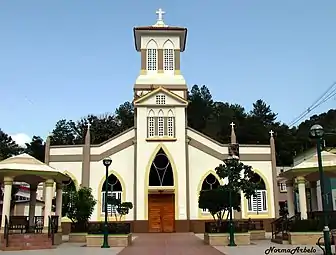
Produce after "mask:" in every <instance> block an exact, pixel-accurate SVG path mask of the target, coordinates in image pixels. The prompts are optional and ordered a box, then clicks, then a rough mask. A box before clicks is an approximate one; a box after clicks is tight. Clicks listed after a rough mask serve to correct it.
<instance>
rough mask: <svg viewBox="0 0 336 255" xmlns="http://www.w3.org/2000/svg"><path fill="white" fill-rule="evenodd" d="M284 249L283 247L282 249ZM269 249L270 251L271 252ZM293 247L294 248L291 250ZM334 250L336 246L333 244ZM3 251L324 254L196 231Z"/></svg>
mask: <svg viewBox="0 0 336 255" xmlns="http://www.w3.org/2000/svg"><path fill="white" fill-rule="evenodd" d="M297 248H299V249H305V248H306V250H307V251H309V250H310V249H315V251H314V250H311V251H313V252H307V251H306V252H300V251H295V252H293V251H294V250H295V249H297ZM279 249H281V250H279ZM267 251H268V253H267ZM291 251H292V252H291ZM333 252H335V251H334V248H333ZM1 254H3V255H10V254H11V255H15V254H22V255H23V254H28V255H30V254H31V255H33V254H34V255H93V254H94V255H105V254H106V255H117V254H118V255H142V254H146V255H163V254H165V255H201V254H202V255H221V254H226V255H242V254H243V255H244V254H245V255H263V254H266V255H268V254H269V255H271V254H314V255H322V254H323V253H322V251H321V250H320V248H319V247H317V246H308V245H307V246H305V245H280V244H274V243H271V241H270V240H260V241H253V244H251V245H249V246H237V247H227V246H218V247H211V246H208V245H204V244H203V240H202V235H195V234H193V233H174V234H161V233H160V234H139V235H137V236H136V237H135V238H134V241H133V245H132V246H130V247H127V248H122V247H120V248H110V249H101V248H100V247H97V248H88V247H84V245H83V244H76V243H68V242H65V243H63V244H62V245H60V246H59V247H57V248H56V249H50V250H35V251H2V252H1Z"/></svg>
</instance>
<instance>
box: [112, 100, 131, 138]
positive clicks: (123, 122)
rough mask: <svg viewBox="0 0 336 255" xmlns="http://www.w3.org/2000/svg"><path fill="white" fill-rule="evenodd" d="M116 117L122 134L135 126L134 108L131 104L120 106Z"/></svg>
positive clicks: (126, 103)
mask: <svg viewBox="0 0 336 255" xmlns="http://www.w3.org/2000/svg"><path fill="white" fill-rule="evenodd" d="M115 115H116V121H117V122H118V124H119V128H120V131H121V132H123V131H124V130H127V129H129V128H131V127H133V126H134V107H133V104H131V103H130V102H125V103H123V104H122V105H120V106H119V108H117V109H116V111H115Z"/></svg>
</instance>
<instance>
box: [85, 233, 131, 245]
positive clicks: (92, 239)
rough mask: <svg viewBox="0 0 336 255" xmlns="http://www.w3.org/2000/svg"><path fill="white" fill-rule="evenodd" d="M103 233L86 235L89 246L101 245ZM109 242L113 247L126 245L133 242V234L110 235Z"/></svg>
mask: <svg viewBox="0 0 336 255" xmlns="http://www.w3.org/2000/svg"><path fill="white" fill-rule="evenodd" d="M103 238H104V236H103V235H100V234H98V235H86V246H87V247H100V246H102V244H103ZM108 242H109V245H110V246H111V247H126V246H129V245H131V244H132V234H126V235H117V234H115V235H112V234H110V235H109V236H108Z"/></svg>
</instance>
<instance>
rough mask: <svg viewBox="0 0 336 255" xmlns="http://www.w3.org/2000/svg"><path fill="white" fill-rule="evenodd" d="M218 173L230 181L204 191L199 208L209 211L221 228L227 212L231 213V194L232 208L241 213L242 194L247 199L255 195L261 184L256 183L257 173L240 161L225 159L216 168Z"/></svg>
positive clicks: (220, 176) (199, 201) (201, 194)
mask: <svg viewBox="0 0 336 255" xmlns="http://www.w3.org/2000/svg"><path fill="white" fill-rule="evenodd" d="M215 170H216V173H217V175H218V177H219V178H221V179H226V178H227V179H228V180H229V181H228V183H227V184H223V185H220V186H219V187H218V188H217V189H214V190H209V191H202V192H201V193H200V195H199V199H198V207H199V208H201V209H207V210H209V212H210V213H211V215H212V217H213V218H214V220H215V221H216V223H217V226H218V227H220V226H221V225H222V222H223V217H224V215H225V213H226V212H228V213H229V212H230V205H229V196H230V192H231V198H232V203H231V205H232V207H233V209H235V210H237V211H240V194H241V192H243V193H244V196H245V197H246V198H250V197H251V196H253V195H255V192H256V190H257V189H258V187H259V185H260V183H256V182H255V181H254V178H255V175H256V174H255V173H254V171H253V170H252V167H251V166H248V165H244V164H243V163H242V162H240V161H239V160H238V159H225V160H224V161H223V164H220V165H219V166H218V167H216V169H215Z"/></svg>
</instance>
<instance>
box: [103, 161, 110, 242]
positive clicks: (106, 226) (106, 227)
mask: <svg viewBox="0 0 336 255" xmlns="http://www.w3.org/2000/svg"><path fill="white" fill-rule="evenodd" d="M103 164H104V166H105V199H104V209H105V210H104V211H105V222H104V242H103V245H102V246H101V248H110V246H109V244H108V225H107V193H108V169H109V167H110V165H111V164H112V159H110V158H105V159H103Z"/></svg>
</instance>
